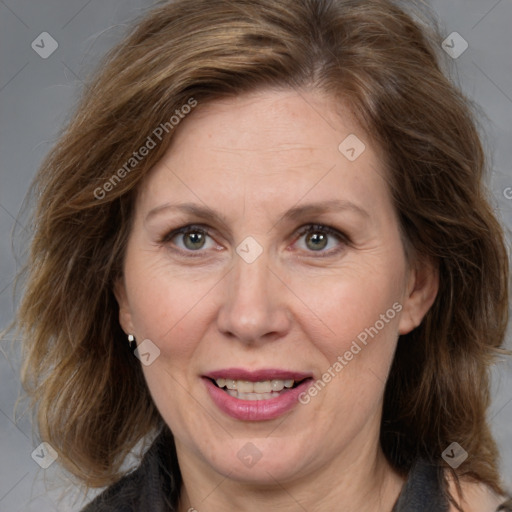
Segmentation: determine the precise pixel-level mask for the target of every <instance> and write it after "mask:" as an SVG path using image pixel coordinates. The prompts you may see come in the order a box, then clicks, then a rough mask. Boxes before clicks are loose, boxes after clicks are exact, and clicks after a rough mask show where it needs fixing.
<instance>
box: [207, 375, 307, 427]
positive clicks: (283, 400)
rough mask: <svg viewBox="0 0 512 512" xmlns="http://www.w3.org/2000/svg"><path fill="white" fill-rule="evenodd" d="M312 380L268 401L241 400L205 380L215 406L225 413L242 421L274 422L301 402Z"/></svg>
mask: <svg viewBox="0 0 512 512" xmlns="http://www.w3.org/2000/svg"><path fill="white" fill-rule="evenodd" d="M310 380H311V379H306V380H305V381H303V382H301V383H300V384H299V385H298V386H297V387H296V388H292V389H289V390H288V391H283V392H281V394H280V395H279V396H277V397H276V398H269V399H268V400H239V399H238V398H235V397H232V396H231V395H228V393H226V392H225V391H223V390H222V389H220V388H219V387H217V386H216V385H215V384H214V383H213V382H212V381H211V380H210V379H208V378H204V381H205V383H206V388H207V389H208V392H209V393H210V397H211V398H212V400H213V402H214V403H215V405H216V406H217V407H218V408H219V409H220V410H221V411H223V412H225V413H226V414H228V415H229V416H231V417H232V418H235V419H237V420H242V421H265V420H273V419H275V418H278V417H279V416H281V415H283V414H285V413H286V412H288V411H289V410H290V409H292V408H293V407H294V406H295V405H297V403H298V401H299V395H300V394H301V393H302V392H303V391H305V390H306V389H307V388H308V387H309V385H310Z"/></svg>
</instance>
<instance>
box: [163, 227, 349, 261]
mask: <svg viewBox="0 0 512 512" xmlns="http://www.w3.org/2000/svg"><path fill="white" fill-rule="evenodd" d="M188 233H201V234H202V235H205V236H210V230H209V228H208V227H207V226H203V225H197V224H189V225H187V226H183V227H181V228H178V229H174V230H172V231H170V232H168V233H167V234H165V235H164V236H163V237H161V239H160V240H159V243H160V244H168V243H169V242H171V240H172V239H173V238H175V237H176V236H178V235H185V234H188ZM309 233H323V234H326V235H328V236H332V237H334V238H336V239H337V240H338V241H339V242H340V244H341V245H342V246H343V245H348V244H349V243H350V239H349V237H348V236H347V235H345V234H344V233H342V232H340V231H338V230H337V229H334V228H332V227H330V226H326V225H324V224H307V225H305V226H302V227H301V228H299V230H298V231H297V235H296V236H295V237H294V243H295V242H297V241H298V240H299V239H300V238H301V237H303V236H304V235H307V234H309ZM174 250H176V251H178V252H180V253H186V254H187V256H192V257H194V256H195V257H197V256H200V253H201V252H203V251H201V250H198V251H192V250H188V251H184V250H183V249H179V248H174ZM340 250H341V249H340V248H339V247H336V248H335V249H331V250H328V251H318V253H317V255H316V256H317V257H326V256H331V255H334V254H337V253H338V252H339V251H340ZM309 252H310V253H312V254H314V253H315V251H309ZM194 253H197V254H194Z"/></svg>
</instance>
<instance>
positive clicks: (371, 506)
mask: <svg viewBox="0 0 512 512" xmlns="http://www.w3.org/2000/svg"><path fill="white" fill-rule="evenodd" d="M199 466H200V465H196V464H193V465H189V464H185V465H182V464H181V463H180V467H181V469H182V476H183V487H182V491H181V498H180V505H179V507H178V512H193V511H194V510H197V511H198V512H216V511H218V510H223V511H226V512H235V511H236V512H238V511H240V510H244V511H247V512H260V511H261V510H280V511H282V512H297V510H307V511H308V512H320V511H325V510H340V511H343V512H356V511H357V512H366V511H368V512H370V511H371V512H391V510H392V508H393V505H394V503H395V502H396V500H397V498H398V495H399V494H400V490H401V488H402V486H403V479H402V478H401V477H400V476H399V475H398V474H396V473H395V472H394V471H393V469H392V468H391V466H390V465H389V464H388V462H387V461H386V459H385V457H384V454H383V453H382V450H381V449H380V446H379V445H378V443H376V444H375V445H373V446H369V445H368V444H367V445H366V446H364V445H362V446H358V443H354V444H353V445H352V446H351V447H350V448H348V449H347V453H345V454H343V457H338V458H336V459H335V460H333V461H332V462H331V464H329V465H324V466H323V467H321V468H315V469H314V470H313V471H311V473H309V474H308V475H306V476H302V477H300V478H297V479H295V480H289V481H286V482H278V481H274V482H272V483H269V484H266V485H252V484H248V483H245V482H239V481H235V480H233V479H232V478H230V475H227V476H223V475H220V474H218V473H216V474H215V475H212V474H211V471H210V472H208V471H201V469H200V468H199ZM202 469H203V470H204V469H205V468H204V467H203V468H202ZM208 473H209V474H208Z"/></svg>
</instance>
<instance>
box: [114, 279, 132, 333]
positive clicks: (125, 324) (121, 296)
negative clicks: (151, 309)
mask: <svg viewBox="0 0 512 512" xmlns="http://www.w3.org/2000/svg"><path fill="white" fill-rule="evenodd" d="M114 295H115V297H116V300H117V303H118V305H119V323H120V324H121V327H122V328H123V331H124V332H125V333H126V334H134V333H135V330H134V328H133V322H132V313H131V309H130V304H129V302H128V296H127V294H126V286H125V284H124V279H123V278H122V277H119V278H118V279H117V280H116V282H115V285H114Z"/></svg>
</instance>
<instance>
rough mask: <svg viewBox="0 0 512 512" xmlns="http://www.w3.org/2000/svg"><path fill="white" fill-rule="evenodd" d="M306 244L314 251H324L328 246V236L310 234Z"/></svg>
mask: <svg viewBox="0 0 512 512" xmlns="http://www.w3.org/2000/svg"><path fill="white" fill-rule="evenodd" d="M306 244H307V246H308V247H309V248H310V249H313V250H314V251H319V250H320V249H324V248H325V247H326V245H327V235H326V234H324V233H310V234H308V236H307V238H306Z"/></svg>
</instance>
